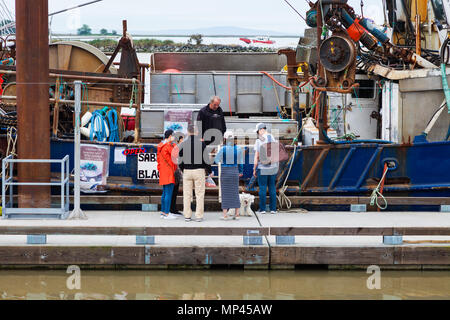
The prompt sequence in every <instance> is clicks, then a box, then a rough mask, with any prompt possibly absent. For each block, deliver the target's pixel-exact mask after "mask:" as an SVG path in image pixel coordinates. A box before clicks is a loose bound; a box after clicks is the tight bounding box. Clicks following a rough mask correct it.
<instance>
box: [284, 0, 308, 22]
mask: <svg viewBox="0 0 450 320" xmlns="http://www.w3.org/2000/svg"><path fill="white" fill-rule="evenodd" d="M284 2H286V3H287V4H288V5H289V7H291V8H292V10H294V11H295V12H296V13H297V14H298V15H299V16H300V18H302V19H303V20H305V22H306V19H305V18H303V16H302V15H301V14H300V12H298V11H297V9H295V8H294V7H293V6H292V5H291V4H290V3H289V2H288V1H287V0H284Z"/></svg>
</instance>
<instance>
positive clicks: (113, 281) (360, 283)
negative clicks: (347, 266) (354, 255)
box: [0, 270, 450, 300]
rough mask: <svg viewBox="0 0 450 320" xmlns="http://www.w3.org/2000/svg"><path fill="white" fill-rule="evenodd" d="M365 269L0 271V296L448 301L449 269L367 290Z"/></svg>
mask: <svg viewBox="0 0 450 320" xmlns="http://www.w3.org/2000/svg"><path fill="white" fill-rule="evenodd" d="M368 276H369V275H368V274H367V273H366V272H365V271H364V270H361V271H334V270H333V271H323V270H320V271H304V270H296V271H241V270H211V271H204V270H198V271H196V270H189V271H175V270H166V271H164V270H149V271H128V270H127V271H83V270H82V271H81V290H69V289H67V287H66V280H67V277H68V275H67V274H66V273H65V270H53V271H0V299H2V300H221V299H225V300H228V299H237V300H266V299H281V300H293V299H385V300H394V299H450V272H449V271H423V272H421V271H382V274H381V277H382V278H381V290H369V289H367V287H366V281H367V277H368Z"/></svg>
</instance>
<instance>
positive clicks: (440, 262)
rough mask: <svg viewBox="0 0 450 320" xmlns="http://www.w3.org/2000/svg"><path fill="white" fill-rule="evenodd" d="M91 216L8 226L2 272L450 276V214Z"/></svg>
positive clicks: (2, 235)
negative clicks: (328, 269)
mask: <svg viewBox="0 0 450 320" xmlns="http://www.w3.org/2000/svg"><path fill="white" fill-rule="evenodd" d="M86 213H87V215H88V217H89V219H88V220H76V221H73V220H71V221H64V220H5V219H2V220H0V265H2V266H3V267H8V266H17V265H22V266H53V265H71V264H77V265H83V266H109V267H115V266H122V267H138V268H140V267H143V268H145V267H167V266H197V267H210V266H212V265H241V266H244V267H246V268H269V267H272V268H292V267H295V266H297V265H338V266H339V265H341V266H344V265H345V266H346V265H372V264H375V265H382V266H386V267H387V266H405V267H406V266H431V267H432V266H434V267H439V266H442V267H446V266H448V267H450V213H438V212H363V213H354V212H308V213H301V212H300V211H296V210H291V211H290V212H280V213H279V214H277V215H271V214H265V215H261V214H257V215H254V216H252V217H241V218H240V220H238V221H235V220H230V221H222V220H220V217H221V213H219V212H207V213H206V214H205V221H203V222H195V221H192V222H185V221H184V218H183V217H180V218H179V219H177V220H163V219H160V215H159V213H157V212H141V211H89V212H86ZM411 242H412V243H411Z"/></svg>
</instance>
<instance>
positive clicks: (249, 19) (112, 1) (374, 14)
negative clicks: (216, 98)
mask: <svg viewBox="0 0 450 320" xmlns="http://www.w3.org/2000/svg"><path fill="white" fill-rule="evenodd" d="M29 1H32V0H29ZM48 1H49V12H50V13H51V12H55V11H58V10H61V9H66V8H69V7H73V6H76V5H79V4H82V3H86V2H89V1H90V0H48ZM288 1H289V2H290V3H291V4H292V5H293V6H294V7H295V8H296V9H297V10H298V11H299V12H300V13H301V14H302V15H303V16H305V15H304V14H305V12H306V11H307V10H308V9H309V5H308V4H307V2H306V0H288ZM360 1H361V0H349V4H350V5H352V6H353V7H354V8H355V11H356V12H357V13H358V14H359V13H360ZM363 1H364V16H367V17H370V18H372V19H374V20H375V21H376V22H378V23H382V22H383V12H382V0H363ZM5 2H6V3H7V5H8V6H9V7H10V8H11V10H14V2H15V1H14V0H5ZM122 20H128V29H129V30H130V31H132V32H133V33H151V31H158V30H170V29H188V30H189V29H197V28H208V27H222V26H233V27H241V28H250V29H260V30H273V31H278V32H286V33H287V34H297V33H298V34H302V33H303V30H304V28H305V25H306V24H305V22H304V21H303V20H302V19H301V18H300V17H299V16H298V15H297V13H295V12H294V10H292V9H291V8H290V7H289V6H288V5H287V4H286V3H285V2H284V0H223V1H218V0H169V1H167V0H166V1H164V0H103V1H102V2H99V3H95V4H92V5H90V6H87V7H84V8H81V9H77V10H73V11H71V12H67V13H63V14H59V15H57V16H55V17H54V18H53V21H52V31H53V32H54V33H76V30H77V29H78V28H79V27H80V26H81V25H83V24H87V25H89V26H90V27H91V28H92V30H93V32H98V31H99V30H100V29H102V28H105V29H108V30H117V31H118V32H119V33H120V31H121V28H122Z"/></svg>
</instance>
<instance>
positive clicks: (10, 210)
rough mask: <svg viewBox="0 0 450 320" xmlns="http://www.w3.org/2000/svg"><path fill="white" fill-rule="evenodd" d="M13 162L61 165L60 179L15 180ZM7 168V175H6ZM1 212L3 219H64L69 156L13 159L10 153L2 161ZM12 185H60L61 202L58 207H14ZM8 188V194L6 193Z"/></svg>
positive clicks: (67, 190)
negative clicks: (43, 180)
mask: <svg viewBox="0 0 450 320" xmlns="http://www.w3.org/2000/svg"><path fill="white" fill-rule="evenodd" d="M15 163H46V164H60V165H61V179H60V181H58V182H51V181H50V182H15V181H14V175H13V174H14V164H15ZM7 170H9V176H8V177H7V176H6V173H7ZM2 177H3V179H2V213H3V219H12V218H16V219H17V218H19V219H49V218H50V219H65V218H67V216H68V213H69V205H70V199H69V180H70V173H69V156H68V155H66V156H65V157H64V158H63V159H60V160H59V159H14V157H13V155H10V156H8V157H6V158H4V159H3V161H2ZM14 186H36V187H39V186H42V187H48V186H50V187H60V188H61V204H60V206H59V207H58V208H15V207H14V190H13V188H14ZM8 188H9V193H8V196H7V195H6V192H7V189H8Z"/></svg>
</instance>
